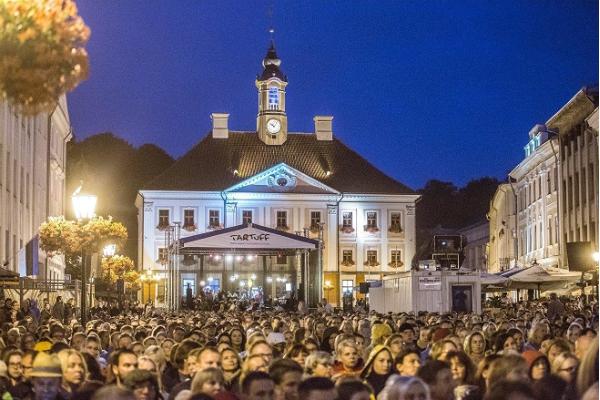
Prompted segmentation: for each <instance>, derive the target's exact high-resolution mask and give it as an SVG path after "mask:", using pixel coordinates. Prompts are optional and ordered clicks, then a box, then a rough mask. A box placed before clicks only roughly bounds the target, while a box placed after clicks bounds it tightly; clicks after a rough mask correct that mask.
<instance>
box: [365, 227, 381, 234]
mask: <svg viewBox="0 0 600 400" xmlns="http://www.w3.org/2000/svg"><path fill="white" fill-rule="evenodd" d="M364 229H365V232H369V233H377V232H379V228H378V227H376V226H373V225H365V226H364Z"/></svg>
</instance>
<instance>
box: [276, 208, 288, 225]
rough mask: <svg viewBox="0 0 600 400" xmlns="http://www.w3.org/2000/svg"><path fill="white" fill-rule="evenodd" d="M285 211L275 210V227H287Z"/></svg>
mask: <svg viewBox="0 0 600 400" xmlns="http://www.w3.org/2000/svg"><path fill="white" fill-rule="evenodd" d="M287 227H288V226H287V211H277V228H283V229H287Z"/></svg>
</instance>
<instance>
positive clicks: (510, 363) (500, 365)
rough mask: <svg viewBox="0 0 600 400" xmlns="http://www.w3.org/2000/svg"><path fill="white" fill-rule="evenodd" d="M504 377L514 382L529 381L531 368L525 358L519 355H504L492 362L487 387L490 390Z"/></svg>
mask: <svg viewBox="0 0 600 400" xmlns="http://www.w3.org/2000/svg"><path fill="white" fill-rule="evenodd" d="M502 379H506V380H508V381H512V382H519V381H521V382H528V381H529V368H528V366H527V362H526V361H525V359H524V358H523V357H521V356H518V355H512V354H510V355H506V356H502V357H500V358H498V359H496V360H494V361H492V363H491V364H490V368H489V373H488V377H487V379H486V387H487V388H488V390H490V389H492V387H493V386H494V385H495V384H496V383H497V382H499V381H500V380H502Z"/></svg>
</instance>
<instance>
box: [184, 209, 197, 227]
mask: <svg viewBox="0 0 600 400" xmlns="http://www.w3.org/2000/svg"><path fill="white" fill-rule="evenodd" d="M183 226H184V227H193V226H194V210H183Z"/></svg>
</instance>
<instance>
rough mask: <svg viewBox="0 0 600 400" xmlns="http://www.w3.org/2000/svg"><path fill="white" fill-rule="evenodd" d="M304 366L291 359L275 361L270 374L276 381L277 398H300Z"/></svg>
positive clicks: (294, 399) (292, 399) (286, 399)
mask: <svg viewBox="0 0 600 400" xmlns="http://www.w3.org/2000/svg"><path fill="white" fill-rule="evenodd" d="M302 372H303V370H302V367H300V366H299V365H298V363H297V362H295V361H293V360H289V359H280V360H276V361H274V362H273V363H272V364H271V366H270V367H269V375H271V377H272V378H273V382H275V400H298V399H299V397H298V385H299V384H300V382H301V381H302Z"/></svg>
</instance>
